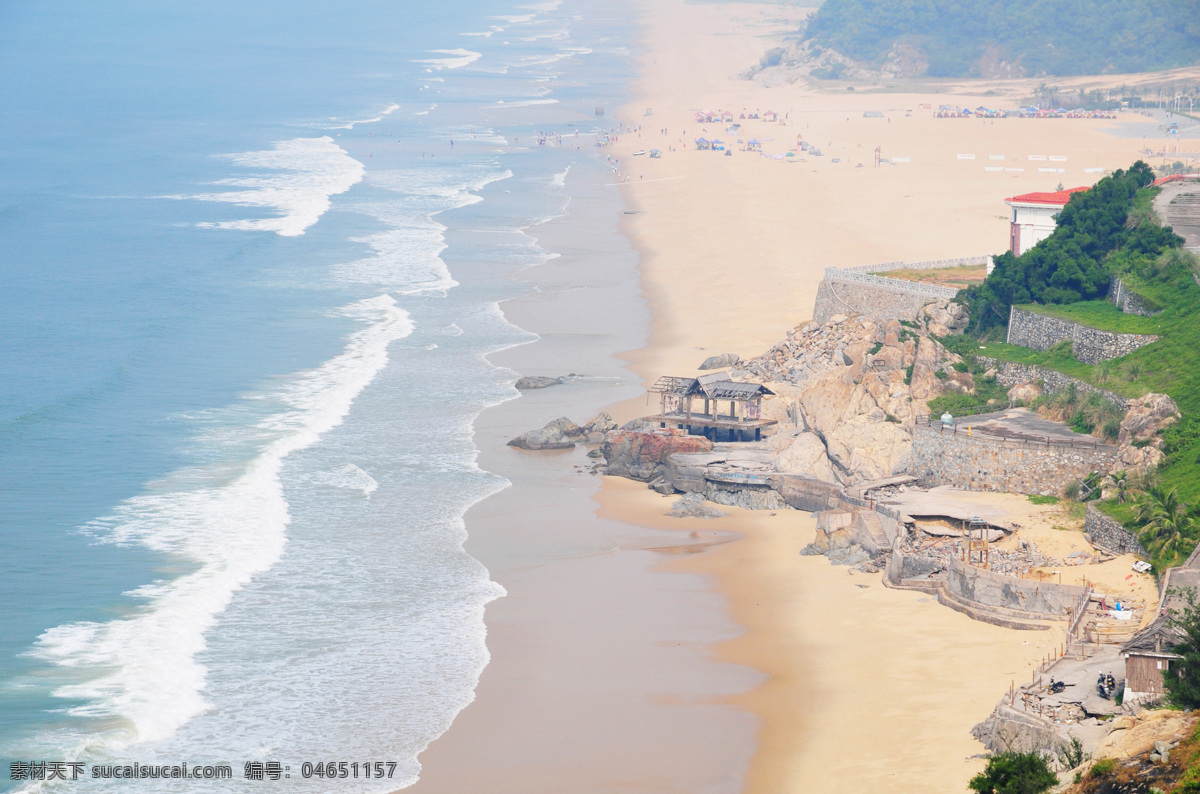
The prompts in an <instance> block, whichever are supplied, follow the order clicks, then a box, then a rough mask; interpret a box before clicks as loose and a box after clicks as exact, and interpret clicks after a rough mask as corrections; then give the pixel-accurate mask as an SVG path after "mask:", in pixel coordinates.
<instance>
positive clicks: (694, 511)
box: [667, 493, 729, 518]
mask: <svg viewBox="0 0 1200 794" xmlns="http://www.w3.org/2000/svg"><path fill="white" fill-rule="evenodd" d="M667 515H669V516H673V517H674V518H720V517H721V516H725V515H729V514H728V513H726V512H725V511H723V510H718V509H717V508H715V507H710V506H709V504H708V500H707V499H705V498H704V494H702V493H686V494H684V495H683V496H681V497H679V498H678V499H677V500H675V504H673V505H671V509H670V510H668V511H667Z"/></svg>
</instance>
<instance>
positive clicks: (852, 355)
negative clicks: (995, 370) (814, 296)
mask: <svg viewBox="0 0 1200 794" xmlns="http://www.w3.org/2000/svg"><path fill="white" fill-rule="evenodd" d="M955 306H957V304H952V303H950V302H947V301H941V302H933V303H931V304H930V305H929V306H928V307H927V310H928V313H927V315H925V316H926V319H928V320H929V321H930V322H933V321H937V322H938V323H939V324H941V323H946V322H949V323H952V324H954V323H959V322H961V321H962V318H963V317H965V316H966V315H965V313H964V312H965V310H962V311H960V310H958V309H955V308H954V307H955ZM958 361H959V358H958V357H957V356H955V355H953V354H951V353H949V352H948V351H947V350H946V349H945V348H944V347H942V346H941V345H940V344H938V343H937V342H936V341H935V340H934V339H932V338H930V337H928V336H924V335H921V334H919V333H917V332H914V331H913V330H912V324H911V323H910V325H909V326H905V325H902V324H901V323H900V322H899V321H897V320H885V321H878V320H874V319H872V318H870V317H848V316H846V315H834V316H832V317H830V318H829V321H828V322H825V323H821V324H818V323H808V324H807V325H804V326H801V327H799V328H797V329H795V330H793V331H791V332H790V333H788V336H787V338H786V339H785V340H784V341H782V342H780V343H779V344H777V345H775V346H774V347H772V348H771V349H770V350H768V351H767V352H766V353H764V354H763V355H761V356H759V357H757V358H754V359H750V360H748V361H744V362H742V363H741V364H740V365H739V366H740V368H739V370H738V371H739V373H741V374H743V375H744V376H747V377H751V378H753V379H755V380H763V381H766V382H769V383H771V388H772V389H773V390H774V391H776V393H777V394H778V395H779V397H780V398H782V399H777V400H776V402H777V403H778V407H780V408H782V409H783V410H782V411H781V415H780V416H778V417H776V416H772V418H776V419H778V421H780V429H779V430H778V431H777V433H778V437H777V438H776V439H772V440H771V442H770V444H771V449H772V450H773V451H775V452H776V453H777V456H778V457H777V460H776V468H777V470H778V471H780V472H794V473H799V474H803V475H806V476H809V477H812V478H814V479H817V480H821V481H822V482H828V483H839V484H840V483H849V482H859V481H862V480H869V479H876V478H879V477H886V476H888V475H891V474H897V473H900V472H903V471H905V470H906V469H907V467H908V461H909V452H910V449H911V446H912V430H911V427H912V423H913V420H914V418H915V416H916V414H917V413H919V412H922V411H924V402H925V401H927V400H929V399H932V398H933V397H936V396H938V395H940V394H942V393H943V391H945V390H947V389H952V390H954V391H959V392H962V393H972V392H973V391H974V382H973V380H972V378H971V376H970V374H968V373H960V372H957V371H955V370H954V369H953V368H952V367H951V366H950V365H952V364H954V363H957V362H958ZM909 368H911V371H910V370H909ZM910 372H911V374H910ZM939 375H940V376H941V377H939ZM765 413H766V409H764V415H765ZM789 425H791V426H793V427H794V428H795V430H791V431H789V429H788V426H789ZM801 431H803V432H801Z"/></svg>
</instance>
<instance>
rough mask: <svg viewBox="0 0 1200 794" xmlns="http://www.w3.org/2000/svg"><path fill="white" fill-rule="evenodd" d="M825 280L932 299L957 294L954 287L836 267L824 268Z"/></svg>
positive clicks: (952, 296)
mask: <svg viewBox="0 0 1200 794" xmlns="http://www.w3.org/2000/svg"><path fill="white" fill-rule="evenodd" d="M825 278H827V279H830V280H833V281H854V282H859V283H864V284H874V285H876V286H879V287H888V288H890V289H896V290H901V291H903V292H910V293H913V294H916V295H929V296H931V297H934V298H954V297H956V296H957V295H958V292H959V291H958V289H957V288H956V287H940V286H938V285H936V284H922V283H921V282H919V281H908V280H907V279H902V278H887V277H885V276H872V275H869V274H867V273H851V272H848V271H846V270H840V269H838V268H836V267H827V268H825Z"/></svg>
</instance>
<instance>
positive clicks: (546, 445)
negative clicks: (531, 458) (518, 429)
mask: <svg viewBox="0 0 1200 794" xmlns="http://www.w3.org/2000/svg"><path fill="white" fill-rule="evenodd" d="M616 429H617V423H616V422H614V421H613V418H612V417H611V416H609V415H608V414H607V413H603V412H602V413H600V414H597V415H596V416H594V417H593V418H592V420H591V421H590V422H588V423H587V424H585V425H584V426H583V427H580V426H579V425H577V424H575V423H574V422H572V421H571V420H570V419H568V418H567V417H565V416H560V417H559V418H558V419H555V420H554V421H553V422H549V423H547V424H546V426H545V427H542V428H539V429H537V430H530V431H528V432H526V433H522V434H521V435H519V436H517V437H516V438H514V439H513V440H512V441H509V442H508V445H509V446H510V447H517V448H518V449H528V450H533V451H540V450H545V449H571V448H572V447H574V446H575V444H577V443H579V444H600V443H602V442H603V441H604V436H605V434H606V433H608V432H609V431H611V430H616Z"/></svg>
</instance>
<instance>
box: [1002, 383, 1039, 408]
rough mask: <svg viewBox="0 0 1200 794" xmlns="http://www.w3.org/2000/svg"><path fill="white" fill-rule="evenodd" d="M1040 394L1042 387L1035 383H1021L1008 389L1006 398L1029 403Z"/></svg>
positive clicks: (1011, 400) (1010, 400)
mask: <svg viewBox="0 0 1200 794" xmlns="http://www.w3.org/2000/svg"><path fill="white" fill-rule="evenodd" d="M1042 394H1043V391H1042V387H1041V386H1040V385H1038V384H1037V383H1021V384H1018V385H1016V386H1013V387H1012V388H1011V389H1009V390H1008V400H1009V402H1013V403H1022V404H1024V405H1029V404H1030V403H1031V402H1033V401H1034V400H1036V399H1037V398H1039V397H1041V396H1042Z"/></svg>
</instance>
